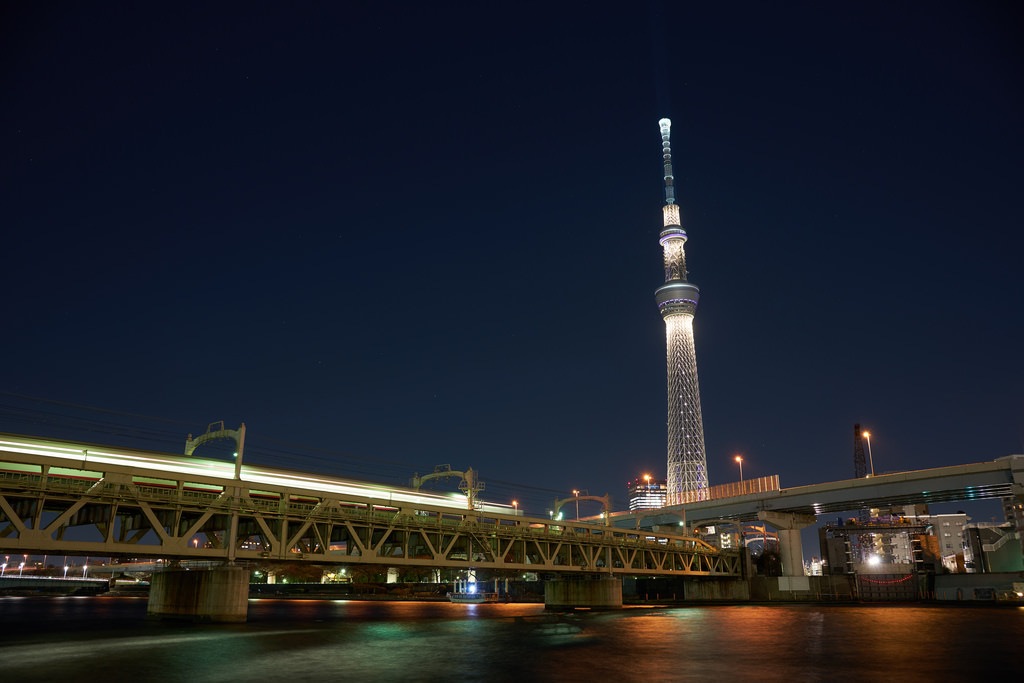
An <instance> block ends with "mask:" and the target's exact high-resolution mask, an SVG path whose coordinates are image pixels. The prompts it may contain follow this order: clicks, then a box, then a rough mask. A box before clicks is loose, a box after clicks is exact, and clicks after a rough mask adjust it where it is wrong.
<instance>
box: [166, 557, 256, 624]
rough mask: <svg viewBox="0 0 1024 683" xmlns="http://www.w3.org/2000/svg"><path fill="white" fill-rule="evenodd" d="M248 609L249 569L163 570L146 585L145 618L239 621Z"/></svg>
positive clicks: (243, 617) (244, 617)
mask: <svg viewBox="0 0 1024 683" xmlns="http://www.w3.org/2000/svg"><path fill="white" fill-rule="evenodd" d="M248 610H249V570H248V569H245V568H243V567H230V566H229V567H217V568H215V569H201V570H187V569H165V570H163V571H160V572H155V573H154V574H153V578H152V580H151V581H150V586H149V606H148V607H147V609H146V615H147V616H150V617H156V618H160V619H182V620H185V621H212V622H243V621H245V620H246V617H247V616H248Z"/></svg>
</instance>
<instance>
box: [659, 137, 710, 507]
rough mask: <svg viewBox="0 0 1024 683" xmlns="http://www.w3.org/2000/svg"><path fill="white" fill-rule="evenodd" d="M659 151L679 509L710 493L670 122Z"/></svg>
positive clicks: (664, 309)
mask: <svg viewBox="0 0 1024 683" xmlns="http://www.w3.org/2000/svg"><path fill="white" fill-rule="evenodd" d="M658 125H659V127H660V128H661V148H662V155H663V158H664V167H665V206H664V207H662V213H663V218H664V224H663V225H664V227H663V228H662V231H661V236H660V242H661V247H662V250H663V251H664V261H665V284H664V285H662V286H661V287H659V288H658V289H657V291H655V293H654V296H655V299H656V300H657V302H658V310H659V311H661V317H662V318H663V319H664V320H665V338H666V358H667V366H668V473H667V474H668V477H667V478H668V492H667V497H666V498H667V499H666V503H667V504H668V505H678V504H680V503H688V502H692V501H696V500H704V499H706V498H707V494H708V467H707V456H706V454H705V452H704V419H703V417H702V416H701V410H700V386H699V384H698V383H697V355H696V352H695V350H694V344H693V316H694V314H695V313H696V311H697V302H698V300H699V299H700V290H699V289H697V286H696V285H694V284H691V283H690V282H687V279H686V254H685V252H684V246H685V244H686V231H685V230H683V227H682V224H681V223H680V217H679V206H678V205H677V204H676V197H675V187H674V185H673V181H674V177H673V174H672V147H671V143H670V140H669V137H670V133H671V128H672V122H671V121H670V120H669V119H661V120H660V121H659V122H658Z"/></svg>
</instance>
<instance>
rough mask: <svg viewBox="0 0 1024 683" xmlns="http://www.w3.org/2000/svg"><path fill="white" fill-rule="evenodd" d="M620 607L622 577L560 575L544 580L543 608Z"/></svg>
mask: <svg viewBox="0 0 1024 683" xmlns="http://www.w3.org/2000/svg"><path fill="white" fill-rule="evenodd" d="M575 607H588V608H590V609H621V608H622V579H620V578H618V577H617V576H607V575H604V576H599V577H595V576H562V577H559V578H558V579H555V580H552V581H545V582H544V609H573V608H575Z"/></svg>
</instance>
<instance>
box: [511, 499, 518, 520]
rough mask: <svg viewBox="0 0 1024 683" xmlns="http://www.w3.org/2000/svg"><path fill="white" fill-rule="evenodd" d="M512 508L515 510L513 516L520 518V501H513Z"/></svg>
mask: <svg viewBox="0 0 1024 683" xmlns="http://www.w3.org/2000/svg"><path fill="white" fill-rule="evenodd" d="M512 507H513V508H514V509H515V511H514V512H513V516H515V517H518V516H519V501H518V500H513V501H512Z"/></svg>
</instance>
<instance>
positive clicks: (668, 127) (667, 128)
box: [658, 119, 676, 204]
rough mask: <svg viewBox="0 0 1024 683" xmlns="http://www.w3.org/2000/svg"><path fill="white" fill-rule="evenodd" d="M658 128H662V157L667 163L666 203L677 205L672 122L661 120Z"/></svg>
mask: <svg viewBox="0 0 1024 683" xmlns="http://www.w3.org/2000/svg"><path fill="white" fill-rule="evenodd" d="M658 127H659V128H661V156H662V158H663V159H664V161H665V203H666V204H675V203H676V188H675V187H674V186H673V184H672V181H673V180H674V176H673V175H672V141H671V140H670V138H671V137H672V121H671V120H670V119H661V120H660V121H658Z"/></svg>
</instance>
